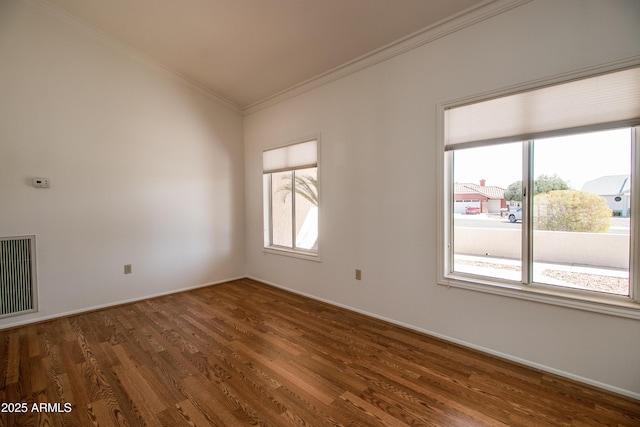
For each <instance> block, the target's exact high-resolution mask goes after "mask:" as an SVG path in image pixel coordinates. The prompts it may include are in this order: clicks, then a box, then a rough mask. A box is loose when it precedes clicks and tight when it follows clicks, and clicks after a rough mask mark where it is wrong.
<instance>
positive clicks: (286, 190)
mask: <svg viewBox="0 0 640 427" xmlns="http://www.w3.org/2000/svg"><path fill="white" fill-rule="evenodd" d="M283 179H285V180H287V181H289V182H288V183H286V184H283V185H281V186H280V187H278V190H277V192H278V193H282V201H283V202H284V201H285V200H287V196H288V195H289V194H291V175H288V176H285V177H283ZM295 183H296V185H295V192H296V194H297V195H299V196H301V197H303V198H304V199H306V200H308V201H309V203H311V204H312V205H313V206H318V179H317V178H314V177H313V176H311V175H302V176H299V175H297V174H296V178H295Z"/></svg>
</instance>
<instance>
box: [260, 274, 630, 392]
mask: <svg viewBox="0 0 640 427" xmlns="http://www.w3.org/2000/svg"><path fill="white" fill-rule="evenodd" d="M247 278H249V279H253V280H256V281H258V282H261V283H264V284H267V285H269V286H273V287H275V288H279V289H282V290H285V291H288V292H292V293H294V294H298V295H301V296H304V297H307V298H311V299H313V300H316V301H320V302H324V303H327V304H330V305H333V306H336V307H340V308H344V309H345V310H349V311H353V312H356V313H359V314H363V315H365V316H369V317H373V318H374V319H379V320H382V321H384V322H388V323H391V324H394V325H397V326H400V327H403V328H406V329H410V330H412V331H416V332H420V333H422V334H425V335H429V336H432V337H435V338H438V339H441V340H444V341H448V342H450V343H454V344H458V345H461V346H463V347H467V348H471V349H473V350H477V351H481V352H483V353H487V354H490V355H492V356H496V357H499V358H501V359H505V360H509V361H511V362H515V363H518V364H520V365H524V366H528V367H530V368H534V369H538V370H541V371H544V372H548V373H550V374H554V375H558V376H560V377H563V378H568V379H570V380H573V381H577V382H580V383H583V384H587V385H590V386H593V387H597V388H600V389H603V390H607V391H610V392H612V393H616V394H620V395H623V396H627V397H630V398H632V399H636V400H640V393H635V392H633V391H630V390H625V389H622V388H619V387H616V386H613V385H611V384H606V383H602V382H600V381H595V380H593V379H591V378H586V377H582V376H580V375H575V374H572V373H570V372H565V371H562V370H559V369H555V368H552V367H550V366H546V365H541V364H539V363H536V362H532V361H530V360H527V359H522V358H520V357H516V356H512V355H509V354H506V353H502V352H499V351H495V350H492V349H490V348H487V347H482V346H479V345H476V344H472V343H469V342H466V341H462V340H459V339H456V338H452V337H449V336H446V335H443V334H440V333H437V332H433V331H430V330H427V329H423V328H420V327H417V326H414V325H410V324H408V323H404V322H400V321H398V320H394V319H390V318H387V317H384V316H379V315H377V314H375V313H370V312H368V311H365V310H360V309H358V308H355V307H351V306H348V305H345V304H341V303H337V302H335V301H331V300H327V299H324V298H319V297H317V296H315V295H311V294H308V293H306V292H301V291H298V290H295V289H291V288H287V287H285V286H281V285H279V284H277V283H272V282H268V281H266V280H262V279H259V278H257V277H252V276H247Z"/></svg>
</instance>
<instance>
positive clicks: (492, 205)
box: [453, 179, 507, 214]
mask: <svg viewBox="0 0 640 427" xmlns="http://www.w3.org/2000/svg"><path fill="white" fill-rule="evenodd" d="M504 191H505V189H504V188H501V187H496V186H494V185H486V181H485V180H484V179H481V180H480V185H478V184H472V183H456V184H455V191H454V208H453V209H454V213H466V212H467V208H480V212H482V213H495V214H498V213H500V209H505V208H507V201H506V200H505V198H504Z"/></svg>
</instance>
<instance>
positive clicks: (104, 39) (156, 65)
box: [23, 0, 243, 114]
mask: <svg viewBox="0 0 640 427" xmlns="http://www.w3.org/2000/svg"><path fill="white" fill-rule="evenodd" d="M23 1H25V2H26V3H29V4H32V5H34V6H36V7H39V8H40V9H42V10H44V11H46V12H47V13H49V14H50V15H52V16H54V17H56V18H57V19H59V20H61V21H63V22H65V23H67V24H69V25H71V26H72V27H74V28H75V29H77V30H79V31H81V32H83V33H84V34H86V35H88V36H89V37H92V38H94V39H96V40H98V41H99V42H101V43H104V44H105V45H107V46H109V47H112V48H114V49H116V50H118V51H119V52H120V53H123V54H125V55H127V56H128V57H129V58H132V59H133V60H135V61H138V62H140V63H142V64H144V65H145V66H147V67H150V68H152V69H154V70H155V71H156V72H159V73H160V74H162V75H163V76H165V77H168V78H170V79H172V80H174V81H177V82H178V83H181V84H184V85H185V86H187V87H188V88H190V89H192V90H194V91H195V92H198V93H200V94H201V95H204V96H205V97H207V98H209V99H211V100H213V101H215V102H216V103H218V104H219V105H221V106H222V107H224V108H226V109H228V110H230V111H232V112H234V113H237V114H242V113H243V108H242V107H240V106H239V105H238V104H236V103H234V102H232V101H230V100H228V99H226V98H224V97H222V96H220V95H218V94H217V93H215V92H213V91H212V90H210V89H207V88H206V87H204V86H202V85H201V84H199V83H197V82H195V81H194V80H192V79H190V78H189V77H187V76H185V75H183V74H181V73H179V72H177V71H175V70H173V69H171V68H169V67H167V66H165V65H163V64H161V63H160V62H158V61H156V60H154V59H152V58H150V57H148V56H146V55H144V54H142V53H140V52H138V51H137V50H135V49H133V48H132V47H130V46H129V45H127V44H125V43H122V42H121V41H119V40H116V39H115V38H113V37H112V36H110V35H109V34H107V33H105V32H103V31H101V30H99V29H97V28H95V27H93V26H91V25H89V24H87V23H85V22H83V21H81V20H79V19H78V18H76V17H74V16H73V15H71V14H69V13H67V12H66V11H64V10H62V9H59V8H58V7H56V6H53V5H52V4H51V3H49V2H47V1H46V0H23Z"/></svg>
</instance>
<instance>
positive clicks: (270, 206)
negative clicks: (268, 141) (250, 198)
mask: <svg viewBox="0 0 640 427" xmlns="http://www.w3.org/2000/svg"><path fill="white" fill-rule="evenodd" d="M317 151H318V141H317V140H316V139H313V140H310V141H304V142H301V143H297V144H292V145H288V146H285V147H280V148H276V149H273V150H267V151H265V152H264V153H263V195H264V196H263V198H264V246H265V248H268V249H271V250H276V251H281V253H296V254H298V255H302V256H311V257H317V254H318V161H317V157H318V156H317Z"/></svg>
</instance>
